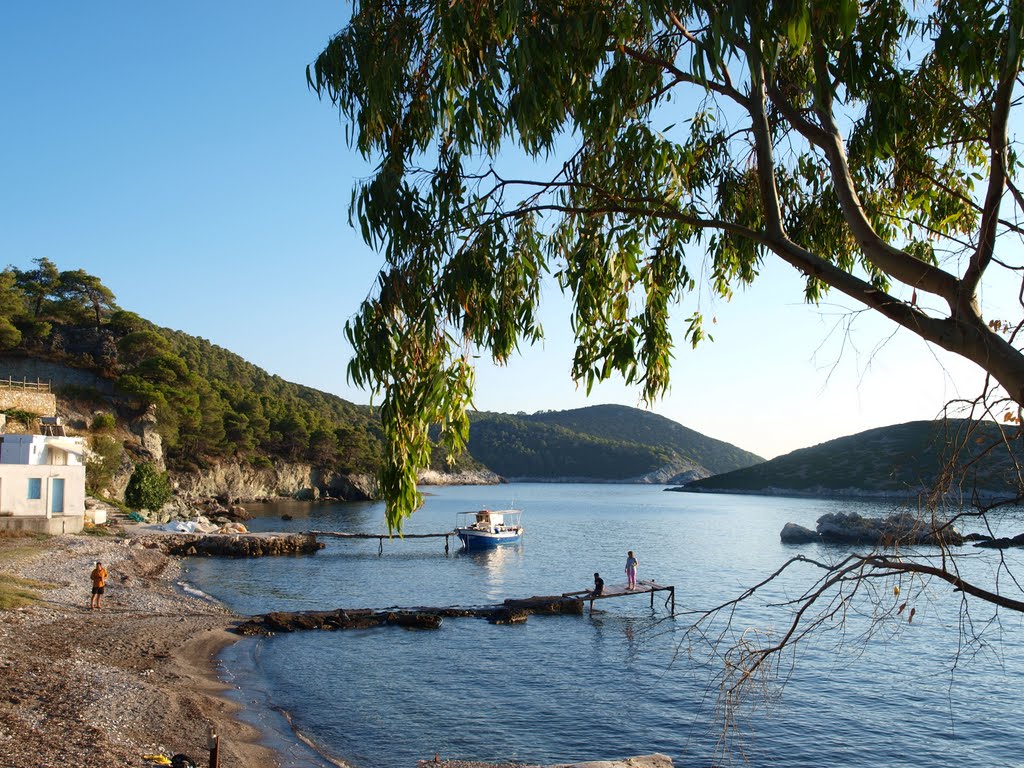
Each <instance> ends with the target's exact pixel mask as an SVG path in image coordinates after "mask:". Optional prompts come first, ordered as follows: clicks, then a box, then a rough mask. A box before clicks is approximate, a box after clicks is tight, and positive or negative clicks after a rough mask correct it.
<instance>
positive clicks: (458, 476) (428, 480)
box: [417, 468, 504, 485]
mask: <svg viewBox="0 0 1024 768" xmlns="http://www.w3.org/2000/svg"><path fill="white" fill-rule="evenodd" d="M417 481H418V482H419V484H420V485H497V484H499V483H502V482H504V481H503V480H502V478H501V477H500V476H499V475H497V474H495V473H494V472H491V470H489V469H485V468H480V469H476V470H472V469H470V470H463V471H460V472H438V471H437V470H436V469H424V470H422V471H421V472H420V473H419V475H418V476H417Z"/></svg>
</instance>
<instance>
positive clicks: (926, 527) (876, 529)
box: [780, 512, 964, 546]
mask: <svg viewBox="0 0 1024 768" xmlns="http://www.w3.org/2000/svg"><path fill="white" fill-rule="evenodd" d="M780 537H781V539H782V542H783V543H784V544H811V543H824V544H848V545H849V544H855V545H870V546H894V545H897V544H902V545H908V544H910V545H922V544H928V545H933V546H942V545H953V546H959V545H961V544H963V543H964V537H963V536H962V535H961V534H960V532H959V531H958V530H956V528H953V527H952V526H936V525H934V524H933V522H932V521H931V520H930V519H922V518H920V517H918V516H916V515H912V514H910V513H909V512H897V513H896V514H893V515H889V516H888V517H864V516H863V515H859V514H857V513H856V512H851V513H849V514H847V513H843V512H838V513H834V514H832V513H830V514H827V515H822V516H821V517H819V518H818V524H817V530H815V531H812V530H811V529H810V528H805V527H804V526H802V525H797V524H796V523H786V525H785V526H784V527H783V529H782V533H781V534H780Z"/></svg>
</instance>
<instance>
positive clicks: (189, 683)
mask: <svg viewBox="0 0 1024 768" xmlns="http://www.w3.org/2000/svg"><path fill="white" fill-rule="evenodd" d="M26 549H29V550H30V551H29V552H28V553H26V552H25V550H26ZM97 560H100V561H102V562H103V563H104V565H105V566H106V567H107V569H108V570H109V571H110V579H109V581H108V588H107V590H106V594H105V595H104V596H103V607H102V608H101V609H100V610H97V611H90V610H89V609H88V603H89V579H88V575H89V571H90V570H91V568H92V566H93V564H94V563H95V561H97ZM181 571H182V568H181V563H180V561H179V560H178V559H177V558H169V557H167V556H165V555H163V554H162V553H160V552H159V551H158V550H155V549H149V548H146V547H144V546H143V545H142V544H141V542H139V541H137V540H133V539H132V538H131V537H128V538H120V537H113V536H109V537H108V536H103V537H101V536H90V535H66V536H55V537H53V538H51V539H47V540H45V541H42V542H40V541H36V540H33V539H18V538H6V539H0V573H5V574H11V575H14V576H18V577H21V578H26V579H33V580H35V581H37V582H40V583H42V584H47V585H52V587H50V588H47V589H40V590H38V594H39V596H40V598H41V600H40V602H37V603H34V604H32V605H29V606H26V607H22V608H15V609H12V610H9V611H5V612H3V613H2V617H3V621H2V622H0V670H2V672H3V674H0V758H3V759H2V760H0V763H3V764H8V765H33V766H37V767H38V768H50V766H53V768H57V767H58V766H60V768H63V767H64V766H66V765H67V764H68V762H69V760H70V761H71V762H78V761H81V763H82V764H94V765H103V766H125V767H126V768H136V767H137V766H139V765H143V764H145V763H144V761H143V755H154V754H159V755H164V756H165V757H170V756H172V755H175V754H179V753H183V754H186V755H188V756H189V757H191V758H192V759H193V760H195V761H196V763H197V765H206V764H207V760H208V755H209V749H208V746H207V726H208V724H210V725H213V727H215V728H216V729H217V733H218V734H219V735H220V739H221V741H220V743H221V748H220V765H221V766H222V768H248V767H249V766H255V765H259V766H282V765H285V763H283V762H282V760H283V755H281V754H280V753H278V752H276V751H275V750H273V749H272V748H270V747H269V746H267V745H266V744H265V743H264V742H265V735H264V734H263V733H262V732H261V731H260V730H259V729H257V728H256V727H255V726H253V725H252V724H250V723H248V722H246V721H245V719H243V718H241V717H240V716H239V715H240V713H241V711H242V710H243V705H242V704H241V703H239V702H237V701H233V700H232V699H231V698H230V697H229V691H230V690H231V686H230V685H229V684H227V683H225V682H224V681H223V680H222V678H221V676H220V675H219V674H218V666H217V662H218V657H219V655H220V653H221V652H222V651H223V650H224V649H225V648H227V647H228V646H230V645H232V644H234V643H235V642H236V641H238V640H240V639H242V638H241V637H239V636H238V635H235V634H233V633H231V632H230V631H229V630H230V628H231V627H232V626H233V625H234V624H235V622H236V621H237V620H238V618H239V617H238V616H237V615H236V614H234V613H232V612H231V611H229V610H228V609H227V608H226V607H225V606H223V605H222V604H220V603H219V602H217V601H214V600H212V598H208V599H201V598H199V597H195V596H193V595H190V594H188V593H186V592H185V591H184V590H183V589H181V588H180V587H179V584H178V583H179V581H181V576H182V574H181Z"/></svg>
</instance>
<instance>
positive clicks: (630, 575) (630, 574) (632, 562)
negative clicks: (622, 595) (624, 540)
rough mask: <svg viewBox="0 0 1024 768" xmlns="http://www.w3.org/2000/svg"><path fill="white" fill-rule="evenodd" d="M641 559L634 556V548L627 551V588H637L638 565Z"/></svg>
mask: <svg viewBox="0 0 1024 768" xmlns="http://www.w3.org/2000/svg"><path fill="white" fill-rule="evenodd" d="M639 564H640V561H639V560H637V559H636V558H635V557H633V550H629V552H627V553H626V589H636V567H637V566H638V565H639Z"/></svg>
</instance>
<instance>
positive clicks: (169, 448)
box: [0, 259, 761, 497]
mask: <svg viewBox="0 0 1024 768" xmlns="http://www.w3.org/2000/svg"><path fill="white" fill-rule="evenodd" d="M35 265H36V266H35V269H31V270H18V269H15V268H8V269H6V270H3V271H2V272H0V356H2V362H3V370H4V373H5V375H6V376H14V377H18V376H21V375H25V376H28V377H30V378H33V377H36V376H38V372H39V371H40V370H42V368H45V367H46V366H49V367H48V368H46V373H44V374H43V375H42V377H41V378H42V379H43V380H51V381H53V382H54V383H55V384H56V385H57V386H58V387H59V391H58V394H59V402H61V403H62V404H63V406H62V407H63V408H64V415H65V416H66V417H67V418H68V420H69V426H71V427H73V428H74V429H75V430H76V431H77V432H78V433H79V434H86V435H88V436H89V438H90V445H91V447H92V449H93V451H94V452H95V456H94V459H93V461H92V462H91V466H90V472H89V473H88V477H89V483H90V490H91V491H93V492H95V493H110V494H112V495H117V494H118V493H119V491H120V490H123V484H124V483H125V482H126V473H130V471H131V468H132V466H133V464H134V463H135V462H139V461H142V462H152V463H154V464H156V465H157V466H158V467H159V468H161V469H162V468H166V469H167V470H169V471H171V472H172V473H174V475H175V482H176V483H178V485H179V488H182V489H190V490H196V492H199V491H198V490H197V489H198V488H199V487H202V488H203V489H204V491H203V492H208V490H209V488H210V486H211V485H216V484H218V483H221V484H223V483H224V482H225V481H224V479H223V478H224V477H225V471H224V468H225V466H229V467H232V468H233V469H232V470H231V471H232V473H233V474H232V477H234V478H236V479H237V478H240V477H242V476H244V478H245V480H244V482H243V481H241V480H240V481H238V482H233V483H232V488H233V489H234V490H233V491H229V490H228V489H225V492H233V493H256V492H257V490H256V489H258V488H262V489H266V491H267V492H268V493H272V492H274V491H275V490H276V491H282V490H283V489H287V488H293V487H296V484H299V483H305V484H306V486H308V488H307V489H308V490H309V491H310V492H312V493H313V495H317V494H319V493H328V494H331V495H341V496H343V497H351V496H355V497H358V496H359V495H360V494H362V495H364V496H365V494H366V493H369V492H370V491H369V490H368V489H370V488H371V487H372V482H371V481H370V480H369V478H370V477H371V476H372V475H373V474H374V473H376V472H377V470H379V469H380V467H381V462H382V458H381V457H382V455H383V450H384V448H383V444H382V436H381V431H380V424H379V421H378V419H377V416H376V414H375V413H374V412H373V411H372V409H371V408H370V407H368V406H361V405H355V404H353V403H350V402H348V401H346V400H344V399H342V398H340V397H336V396H334V395H330V394H327V393H324V392H320V391H317V390H315V389H312V388H310V387H305V386H302V385H299V384H294V383H291V382H288V381H285V380H284V379H282V378H280V377H279V376H274V375H271V374H269V373H267V372H266V371H264V370H263V369H261V368H259V367H258V366H256V365H253V364H252V363H250V362H248V361H246V360H244V359H243V358H241V357H239V356H238V355H236V354H234V353H233V352H230V351H229V350H226V349H223V348H221V347H219V346H217V345H216V344H213V343H211V342H210V341H208V340H206V339H203V338H200V337H196V336H191V335H189V334H186V333H182V332H181V331H175V330H172V329H169V328H162V327H159V326H157V325H155V324H153V323H151V322H149V321H148V320H146V319H144V318H142V317H140V316H139V315H136V314H134V313H132V312H127V311H124V310H122V309H121V308H120V307H118V306H117V304H116V303H115V297H114V294H113V293H112V292H111V291H110V290H109V289H107V288H106V287H105V286H104V285H103V284H102V282H101V281H100V280H99V278H97V277H94V276H92V275H90V274H88V273H86V272H84V271H83V270H73V271H60V270H59V269H58V268H57V267H56V265H54V264H53V263H52V262H50V261H49V260H47V259H37V260H36V261H35ZM33 370H34V371H36V372H35V373H33V372H32V371H33ZM468 448H469V450H468V453H467V454H465V455H464V456H463V457H462V458H460V460H459V462H458V464H457V465H456V466H455V467H454V468H449V467H446V466H445V465H444V462H443V459H442V456H441V453H440V452H437V453H436V455H435V457H434V461H433V462H432V467H431V469H433V470H435V473H434V474H433V475H432V481H433V482H439V481H445V480H446V479H450V478H451V475H452V472H455V473H457V476H458V477H459V478H466V477H473V478H474V479H478V478H483V477H485V476H487V474H488V473H487V471H486V468H489V469H491V470H493V471H494V472H497V473H499V474H501V475H504V476H506V477H512V478H538V479H551V480H554V479H563V480H602V481H647V482H669V481H673V482H681V481H682V480H685V479H692V478H694V477H702V476H706V475H708V474H712V473H716V472H723V471H728V470H730V469H735V468H737V467H742V466H748V465H750V464H753V463H756V462H758V461H761V459H760V457H757V456H755V455H754V454H751V453H748V452H746V451H742V450H741V449H739V448H736V447H735V446H732V445H729V444H727V443H724V442H721V441H719V440H714V439H712V438H709V437H707V436H705V435H701V434H700V433H698V432H695V431H693V430H690V429H687V428H686V427H683V426H681V425H679V424H676V423H675V422H672V421H670V420H669V419H665V418H663V417H661V416H656V415H654V414H650V413H646V412H644V411H641V410H638V409H636V408H628V407H625V406H593V407H590V408H581V409H578V410H573V411H564V412H544V413H538V414H534V415H532V416H527V415H518V416H508V415H503V414H474V417H473V423H472V429H471V434H470V441H469V446H468ZM481 463H482V464H483V465H486V468H485V467H484V466H481ZM438 472H440V473H441V474H440V475H439V474H438ZM285 474H287V476H288V478H289V479H288V480H287V482H283V481H281V479H280V478H281V477H283V476H284V475H285ZM256 475H259V477H256ZM204 476H205V477H207V478H212V479H210V480H209V482H206V483H205V484H204V483H198V484H197V483H196V482H195V478H197V477H204ZM268 477H270V478H271V479H270V480H267V478H268ZM275 477H276V478H277V479H276V480H274V478H275ZM350 480H352V481H353V482H350ZM494 480H496V478H493V479H492V481H494ZM356 481H358V487H357V488H353V483H354V482H356ZM243 489H244V490H243Z"/></svg>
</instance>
